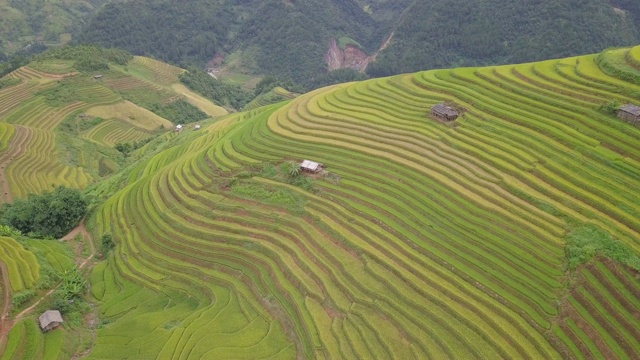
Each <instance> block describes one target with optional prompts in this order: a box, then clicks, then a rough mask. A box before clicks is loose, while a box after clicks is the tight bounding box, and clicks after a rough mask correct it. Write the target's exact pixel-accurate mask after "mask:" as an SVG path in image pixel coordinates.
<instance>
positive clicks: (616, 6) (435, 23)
mask: <svg viewBox="0 0 640 360" xmlns="http://www.w3.org/2000/svg"><path fill="white" fill-rule="evenodd" d="M638 19H640V5H639V4H637V3H636V2H634V1H630V0H615V1H611V2H610V1H608V0H585V1H580V2H575V3H574V2H558V1H555V0H537V1H524V0H517V1H506V0H481V1H463V0H429V1H417V0H402V1H386V0H342V1H338V0H330V1H320V0H305V1H282V0H263V1H257V0H245V1H231V0H222V1H213V0H194V1H189V2H174V1H167V0H141V1H130V2H114V3H110V4H107V5H106V6H104V7H103V8H102V9H101V10H100V11H99V12H98V13H97V15H96V16H95V17H94V18H93V19H92V20H91V22H90V24H89V26H88V27H87V28H86V29H85V31H83V33H82V35H81V36H80V37H79V38H78V40H79V41H80V42H82V43H98V44H101V45H103V46H107V47H120V48H124V49H127V50H129V51H131V52H132V53H135V54H138V55H144V56H152V57H155V58H158V59H161V60H164V61H168V62H171V63H174V64H178V65H182V66H184V65H197V66H199V67H204V66H206V64H207V63H209V64H210V66H220V63H221V62H222V61H224V60H225V59H226V58H228V57H229V56H230V55H232V54H233V55H234V56H233V59H234V66H235V67H237V68H239V69H241V71H244V72H246V73H253V74H262V75H274V76H277V77H281V78H291V79H293V80H294V81H295V82H297V83H300V84H304V85H306V86H307V87H308V88H311V87H315V85H316V84H322V83H324V81H323V80H322V78H323V76H324V75H325V74H326V73H327V71H328V70H327V69H328V66H327V63H326V61H327V60H325V56H324V55H325V54H326V53H327V51H328V49H329V44H330V43H331V41H332V39H339V38H341V37H344V38H350V39H353V40H354V41H355V42H357V43H358V44H360V45H362V50H363V51H364V52H366V54H364V55H363V54H360V55H362V56H364V57H366V56H367V54H368V55H372V54H374V53H375V52H376V51H377V50H378V48H379V47H380V45H381V43H382V42H383V40H384V39H386V38H388V36H389V35H390V34H393V35H394V36H393V38H392V39H391V42H390V43H389V46H388V47H387V48H386V49H385V50H383V51H382V52H381V53H380V54H378V56H377V59H376V61H373V62H370V63H369V67H368V68H367V73H368V74H370V75H372V76H384V75H391V74H397V73H402V72H411V71H418V70H424V69H430V68H441V67H451V66H467V65H469V66H470V65H485V64H496V63H513V62H527V61H535V60H541V59H544V58H558V57H563V56H571V55H578V54H585V53H591V52H597V51H601V50H602V49H605V48H607V47H613V46H627V45H633V44H636V43H637V42H638V41H639V36H638V30H637V29H638V28H639V25H638ZM214 59H215V60H214ZM345 63H346V64H349V65H351V66H353V67H358V68H359V69H360V68H362V67H364V66H359V65H362V64H363V63H362V62H358V61H357V60H356V61H351V62H349V61H346V62H345ZM365 64H366V63H365ZM332 67H333V66H332Z"/></svg>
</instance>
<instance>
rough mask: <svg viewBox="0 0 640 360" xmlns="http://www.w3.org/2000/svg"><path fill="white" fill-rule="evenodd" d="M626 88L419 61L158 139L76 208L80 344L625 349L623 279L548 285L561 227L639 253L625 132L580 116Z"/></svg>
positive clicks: (630, 322)
mask: <svg viewBox="0 0 640 360" xmlns="http://www.w3.org/2000/svg"><path fill="white" fill-rule="evenodd" d="M622 53H623V52H622V51H621V52H619V53H616V56H617V58H615V59H614V60H616V61H619V60H620V59H624V58H620V57H619V56H620V55H621V54H622ZM626 56H627V58H628V57H629V56H630V55H626ZM612 61H613V60H612ZM636 88H637V85H635V84H631V83H629V82H628V81H625V80H623V79H619V78H616V77H615V76H612V75H611V74H607V73H605V72H603V71H602V70H601V69H600V68H598V66H597V64H596V62H595V61H594V57H593V56H585V57H576V58H571V59H564V60H557V61H556V60H554V61H550V62H545V63H541V64H522V65H514V66H500V67H491V68H467V69H456V70H436V71H429V72H421V73H416V74H409V75H399V76H396V77H391V78H386V79H374V80H370V81H366V82H361V83H353V84H342V85H336V86H331V87H327V88H323V89H318V90H316V91H313V92H311V93H308V94H304V95H301V96H299V97H296V98H295V99H293V100H291V101H290V102H287V103H280V104H275V105H268V106H263V107H260V108H258V109H254V110H251V111H249V112H245V113H240V114H234V115H231V116H229V117H228V118H225V119H224V120H222V121H221V122H218V123H216V124H213V125H211V126H210V127H208V128H206V129H204V131H202V132H199V133H191V134H190V135H185V134H179V135H173V138H172V139H171V140H169V141H172V142H174V143H175V145H174V146H172V147H168V148H166V149H165V150H164V151H162V152H160V153H158V154H156V155H155V156H153V157H151V158H150V159H148V160H146V161H144V162H142V163H140V164H139V165H137V166H136V167H135V169H134V170H132V171H131V174H130V175H129V177H128V185H127V186H126V187H125V188H124V189H122V190H121V191H119V192H118V193H116V194H115V195H114V196H113V197H111V198H110V199H109V200H108V201H106V202H105V204H104V205H103V206H102V207H101V208H100V209H99V210H98V211H97V213H96V221H97V224H98V227H99V229H100V231H101V232H110V233H111V234H112V235H113V236H114V239H115V240H116V243H117V247H116V250H115V254H114V256H112V257H111V258H110V260H109V262H108V264H106V265H104V266H102V267H101V268H100V269H98V270H97V271H96V272H95V273H94V274H93V275H92V282H93V286H94V289H95V290H94V293H95V296H96V298H99V299H100V300H101V301H102V305H101V311H102V312H103V315H104V316H106V317H108V318H112V319H113V320H114V322H113V323H112V324H110V325H109V326H108V327H106V328H105V329H103V330H101V331H100V332H99V334H98V339H99V341H98V344H97V346H96V348H95V352H94V353H93V356H95V357H97V358H117V357H118V356H121V355H122V354H124V353H125V352H127V351H128V352H134V353H137V354H141V356H143V357H145V356H146V357H149V358H164V357H166V358H175V359H188V358H205V357H207V356H211V357H216V358H233V357H242V356H250V357H254V358H269V357H274V356H276V354H285V355H286V356H285V357H289V358H292V357H295V356H297V357H299V358H398V359H411V358H415V359H424V358H492V359H493V358H522V359H538V358H544V359H560V358H568V357H577V358H583V357H594V358H599V357H600V358H629V359H632V358H636V357H638V356H640V352H639V349H638V348H639V347H640V344H639V343H640V342H639V341H638V337H639V336H640V333H638V330H637V328H638V325H640V324H638V321H637V319H635V318H633V316H632V314H634V313H635V312H637V309H636V308H637V306H638V304H640V300H638V296H637V295H638V294H637V292H638V291H637V288H638V280H637V279H636V277H635V273H633V272H630V271H628V270H625V269H621V268H617V267H613V268H609V267H608V266H609V265H607V266H605V267H602V265H593V266H591V265H589V266H587V267H584V268H581V269H580V273H579V274H580V275H579V278H580V279H581V280H579V281H578V282H577V283H576V287H575V288H571V289H569V291H567V286H568V285H567V283H566V278H565V277H564V276H565V275H566V268H565V266H566V258H565V248H564V247H565V245H566V244H565V239H564V236H565V234H566V233H567V231H569V230H570V229H571V227H572V226H574V225H573V224H581V223H593V224H594V225H596V226H598V227H600V228H602V229H604V230H606V231H608V232H610V233H611V234H612V235H613V236H614V237H615V238H616V239H618V240H620V241H623V242H624V243H626V244H628V245H629V246H631V247H634V248H635V249H638V248H640V243H638V238H640V237H639V236H638V235H639V234H640V228H638V224H637V222H634V219H636V218H637V217H638V215H640V206H639V205H638V203H637V201H635V200H636V199H637V198H638V193H637V191H636V189H635V187H634V184H636V183H637V181H638V180H640V167H639V166H638V164H639V162H638V159H636V158H637V154H638V153H640V142H638V140H639V139H640V130H639V129H636V128H634V127H632V126H630V125H629V124H625V123H624V122H621V121H620V120H617V119H616V118H615V117H613V116H610V115H607V114H605V113H602V112H600V110H599V109H598V106H599V105H600V104H605V103H608V102H610V101H611V99H615V100H625V99H628V98H630V97H632V95H631V94H633V92H634V91H636V90H637V89H636ZM440 102H448V103H451V104H452V105H453V106H455V107H456V108H457V109H459V110H460V111H461V112H462V115H461V117H460V118H458V120H457V121H456V122H455V123H454V124H449V125H446V124H442V123H440V122H438V121H435V120H433V119H431V118H430V116H429V115H428V114H429V111H430V108H431V106H433V105H435V104H437V103H440ZM301 159H312V160H314V161H319V162H322V163H324V164H325V167H326V171H327V172H329V175H328V176H327V175H326V174H324V175H323V174H318V175H307V174H303V175H299V177H298V178H295V179H291V178H287V176H288V175H287V174H286V166H288V165H287V164H288V163H289V162H290V161H300V160H301ZM283 172H284V174H283ZM323 176H327V178H326V181H323V180H322V177H323ZM266 177H270V178H271V179H267V178H266ZM311 178H312V179H315V180H311ZM274 179H279V181H276V180H274ZM289 183H296V184H298V185H300V186H293V185H291V184H289ZM605 265H606V264H605ZM172 304H174V305H172ZM139 318H144V319H147V320H148V321H145V322H140V321H136V320H135V319H139ZM169 319H170V320H169ZM219 324H227V326H228V331H225V329H224V327H220V325H219ZM151 339H153V340H154V341H151ZM142 344H144V345H142ZM222 344H224V345H222ZM110 351H111V353H110ZM248 354H251V355H248Z"/></svg>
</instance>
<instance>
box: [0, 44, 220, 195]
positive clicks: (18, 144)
mask: <svg viewBox="0 0 640 360" xmlns="http://www.w3.org/2000/svg"><path fill="white" fill-rule="evenodd" d="M89 54H91V55H89ZM113 54H116V55H115V56H112V55H113ZM122 54H123V52H121V51H117V50H101V49H97V48H90V47H89V48H67V49H62V50H60V51H58V52H51V53H48V54H45V55H43V56H40V57H39V58H38V59H37V60H36V61H34V62H32V63H30V64H29V65H27V66H24V67H21V68H20V69H18V70H16V71H14V72H12V73H10V74H9V75H7V76H6V77H4V78H3V79H2V81H3V85H5V84H6V85H8V86H5V87H3V88H1V89H0V130H1V131H2V133H0V167H1V169H0V184H1V185H2V190H3V191H2V193H0V203H4V202H11V201H12V199H13V198H18V197H25V196H27V195H28V194H29V193H41V192H43V191H47V190H52V188H53V187H55V186H61V185H63V186H69V187H74V188H81V189H84V188H86V187H87V186H88V185H90V184H92V183H94V182H96V181H98V180H100V179H102V178H104V177H107V176H108V175H110V174H112V173H114V172H117V170H118V169H120V168H121V167H122V166H124V165H125V164H126V162H127V161H128V160H127V159H126V158H125V157H124V156H123V154H122V153H121V152H119V151H117V150H116V149H115V148H116V145H118V144H120V145H123V144H124V145H127V146H130V147H140V146H142V144H143V143H145V142H148V141H150V140H151V139H153V138H155V137H157V136H159V135H161V134H162V133H166V132H169V131H171V130H172V129H173V126H174V124H173V123H174V122H175V123H185V122H187V121H195V120H198V119H200V120H202V119H206V118H209V117H214V116H220V115H224V114H226V113H227V111H226V110H225V109H224V108H222V107H220V106H217V105H215V104H213V103H212V102H211V101H209V100H207V99H204V98H203V97H201V96H200V95H198V94H195V93H193V92H192V91H190V90H189V89H187V88H186V87H184V86H183V85H182V84H181V83H180V82H179V80H178V75H179V74H180V73H182V72H183V71H184V70H183V69H180V68H177V67H175V66H171V65H168V64H165V63H162V62H159V61H156V60H153V59H149V58H144V57H135V58H130V55H128V57H127V55H126V53H124V54H125V55H122ZM110 56H112V57H115V58H117V57H118V56H123V57H124V58H125V59H123V60H122V61H123V63H122V64H121V65H118V64H115V63H110V64H108V65H107V61H113V59H110ZM74 57H80V58H83V59H84V60H82V61H76V60H72V59H73V58H74ZM96 58H97V59H98V60H96ZM87 59H88V60H87ZM101 61H104V63H101ZM87 63H90V64H91V66H96V67H97V68H98V69H99V70H86V69H84V68H83V66H85V67H86V66H87ZM83 64H84V65H83ZM96 64H97V65H96ZM102 66H106V67H107V68H106V69H105V68H103V67H102ZM79 69H81V70H79ZM94 76H96V77H94ZM185 114H196V115H197V116H199V117H198V118H196V119H191V118H188V117H186V115H185Z"/></svg>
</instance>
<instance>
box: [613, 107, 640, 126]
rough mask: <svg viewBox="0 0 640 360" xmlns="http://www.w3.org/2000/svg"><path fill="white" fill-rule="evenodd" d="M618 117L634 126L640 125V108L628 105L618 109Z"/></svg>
mask: <svg viewBox="0 0 640 360" xmlns="http://www.w3.org/2000/svg"><path fill="white" fill-rule="evenodd" d="M618 117H619V118H620V119H622V120H625V121H627V122H630V123H632V124H634V125H635V124H639V123H640V106H637V105H633V104H627V105H623V106H621V107H620V108H619V109H618Z"/></svg>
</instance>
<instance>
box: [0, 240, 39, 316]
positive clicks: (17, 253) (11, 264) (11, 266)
mask: <svg viewBox="0 0 640 360" xmlns="http://www.w3.org/2000/svg"><path fill="white" fill-rule="evenodd" d="M0 249H2V253H1V254H0V261H2V262H3V263H4V264H5V266H6V267H7V269H8V272H9V281H10V282H11V291H13V292H21V291H23V290H27V289H33V288H34V287H35V286H36V283H37V281H38V277H39V276H40V265H39V264H38V261H37V260H36V257H35V256H34V254H33V253H31V252H30V251H27V250H26V249H25V248H24V247H23V246H22V245H20V243H18V242H17V241H16V240H14V239H13V238H10V237H4V236H0ZM18 298H19V296H14V304H15V302H21V300H18Z"/></svg>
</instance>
